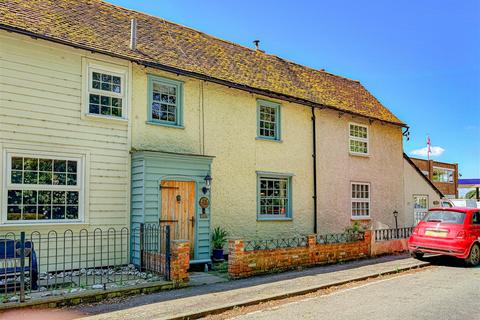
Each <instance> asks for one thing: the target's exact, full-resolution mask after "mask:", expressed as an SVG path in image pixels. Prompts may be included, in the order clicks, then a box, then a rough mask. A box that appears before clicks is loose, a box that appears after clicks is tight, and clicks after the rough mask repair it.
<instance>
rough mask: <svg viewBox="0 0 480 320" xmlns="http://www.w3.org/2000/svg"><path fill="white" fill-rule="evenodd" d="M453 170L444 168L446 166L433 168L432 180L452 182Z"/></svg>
mask: <svg viewBox="0 0 480 320" xmlns="http://www.w3.org/2000/svg"><path fill="white" fill-rule="evenodd" d="M454 173H455V170H451V169H446V168H435V167H434V168H433V173H432V180H433V181H435V182H449V183H453V182H454V177H453V175H454Z"/></svg>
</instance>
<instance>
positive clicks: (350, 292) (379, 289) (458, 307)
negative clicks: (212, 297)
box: [234, 264, 480, 320]
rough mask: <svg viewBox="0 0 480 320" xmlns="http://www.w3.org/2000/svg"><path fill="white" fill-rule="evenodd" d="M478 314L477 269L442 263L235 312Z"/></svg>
mask: <svg viewBox="0 0 480 320" xmlns="http://www.w3.org/2000/svg"><path fill="white" fill-rule="evenodd" d="M320 318H322V319H323V318H326V319H335V320H343V319H345V320H352V319H368V320H376V319H382V320H383V319H389V320H405V319H422V320H443V319H445V320H447V319H448V320H454V319H459V320H466V319H469V320H470V319H471V320H475V319H480V268H478V267H477V268H464V267H462V266H459V265H457V266H455V265H454V266H449V265H448V264H447V265H440V266H437V267H434V268H429V269H427V270H425V271H422V272H416V273H408V274H403V275H402V274H399V275H398V276H396V277H393V278H387V279H384V280H379V281H372V282H370V283H367V284H365V285H361V286H357V287H352V288H348V289H342V290H339V291H336V292H333V293H331V294H327V295H321V296H316V297H312V298H307V299H305V300H300V301H295V302H291V303H287V304H283V305H279V306H278V305H277V306H275V307H272V308H268V309H265V310H260V311H255V312H252V313H250V314H245V315H241V316H237V317H235V318H234V319H236V320H250V319H252V320H259V319H260V320H261V319H283V320H289V319H312V320H313V319H320Z"/></svg>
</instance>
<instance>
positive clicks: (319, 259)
mask: <svg viewBox="0 0 480 320" xmlns="http://www.w3.org/2000/svg"><path fill="white" fill-rule="evenodd" d="M370 241H371V232H370V231H367V232H365V240H363V241H357V242H351V243H335V244H317V242H316V237H315V235H310V236H308V241H307V246H306V247H297V248H279V249H272V250H254V251H245V248H244V241H243V240H241V239H237V240H230V241H229V244H228V246H229V256H228V273H229V276H230V277H231V278H246V277H250V276H252V275H256V274H262V273H268V272H274V271H282V270H287V269H291V268H295V267H299V266H311V265H317V264H326V263H335V262H339V261H347V260H353V259H359V258H363V257H367V256H368V255H369V253H370Z"/></svg>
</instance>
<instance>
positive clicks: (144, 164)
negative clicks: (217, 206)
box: [132, 151, 212, 261]
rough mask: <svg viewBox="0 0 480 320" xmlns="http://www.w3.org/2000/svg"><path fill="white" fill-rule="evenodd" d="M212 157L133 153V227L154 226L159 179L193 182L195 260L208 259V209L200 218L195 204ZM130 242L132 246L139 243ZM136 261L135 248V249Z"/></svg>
mask: <svg viewBox="0 0 480 320" xmlns="http://www.w3.org/2000/svg"><path fill="white" fill-rule="evenodd" d="M211 159H212V158H211V157H204V156H192V155H182V154H171V153H165V152H150V151H136V152H134V153H133V154H132V227H133V228H136V227H137V226H139V224H140V223H142V222H143V223H147V224H148V223H157V222H158V219H159V213H160V212H161V200H160V199H161V194H160V192H161V190H160V189H159V185H160V182H161V181H162V180H186V181H195V182H196V190H195V191H196V201H195V205H196V219H195V228H196V230H195V231H196V232H195V236H196V239H195V248H194V252H195V256H194V259H195V260H208V259H209V258H210V208H207V209H206V217H207V218H201V217H200V214H199V213H200V212H201V211H202V209H201V208H200V205H199V203H198V200H199V198H200V197H201V196H208V194H207V195H204V194H203V193H202V187H203V186H204V183H203V182H204V178H205V176H206V175H207V174H208V173H209V172H210V163H211ZM138 241H139V240H137V241H136V240H133V243H139V242H138ZM132 255H133V260H134V261H136V260H135V259H136V257H137V256H138V249H136V248H134V249H133V252H132Z"/></svg>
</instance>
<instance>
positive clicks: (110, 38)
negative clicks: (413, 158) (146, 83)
mask: <svg viewBox="0 0 480 320" xmlns="http://www.w3.org/2000/svg"><path fill="white" fill-rule="evenodd" d="M132 18H136V19H137V22H138V44H137V50H135V51H133V50H130V48H129V43H130V20H131V19H132ZM0 28H3V29H8V30H13V31H17V32H21V33H26V34H34V35H36V36H38V37H39V38H44V39H48V40H51V41H56V42H60V43H64V44H68V45H72V46H77V47H80V48H85V49H89V50H92V51H98V52H102V53H106V54H109V55H113V56H117V57H121V58H125V59H129V60H132V61H135V62H137V63H140V64H144V65H151V66H156V67H159V68H163V69H165V70H173V71H181V72H179V73H185V74H189V75H192V76H197V77H200V78H201V77H207V78H208V79H211V80H212V81H214V82H215V81H216V82H218V83H224V84H227V85H228V84H234V87H237V88H244V89H246V90H250V89H253V90H254V92H258V93H260V92H264V93H269V94H271V95H272V94H273V95H278V96H279V97H286V98H290V100H295V99H298V101H299V102H300V103H303V104H307V105H320V106H324V107H328V108H333V109H336V110H339V111H344V112H347V113H353V114H358V115H362V116H366V117H369V118H373V119H378V120H382V121H386V122H390V123H394V124H399V125H404V124H403V123H402V121H400V120H399V119H398V118H397V117H396V116H395V115H394V114H393V113H392V112H390V110H388V109H387V108H385V107H384V106H383V105H382V104H381V103H380V102H379V101H378V100H377V99H375V97H374V96H373V95H371V94H370V93H369V92H368V91H367V90H366V89H365V88H364V87H363V86H362V85H361V84H360V83H359V82H358V81H354V80H350V79H346V78H343V77H339V76H336V75H333V74H330V73H327V72H323V71H319V70H315V69H312V68H308V67H305V66H302V65H299V64H296V63H292V62H290V61H286V60H284V59H282V58H279V57H277V56H274V55H270V54H266V53H263V52H260V51H257V50H252V49H249V48H246V47H243V46H240V45H237V44H234V43H231V42H228V41H223V40H220V39H218V38H215V37H212V36H209V35H207V34H205V33H202V32H199V31H196V30H193V29H190V28H187V27H184V26H181V25H178V24H175V23H172V22H168V21H165V20H163V19H162V18H158V17H154V16H151V15H147V14H144V13H140V12H136V11H133V10H128V9H125V8H121V7H118V6H115V5H112V4H109V3H107V2H103V1H100V0H1V1H0Z"/></svg>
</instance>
